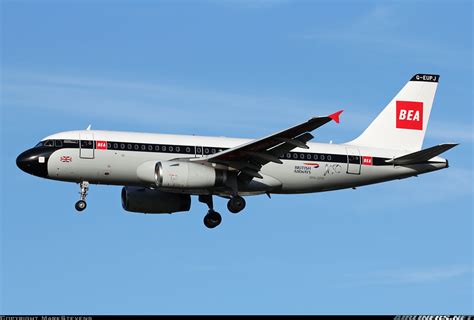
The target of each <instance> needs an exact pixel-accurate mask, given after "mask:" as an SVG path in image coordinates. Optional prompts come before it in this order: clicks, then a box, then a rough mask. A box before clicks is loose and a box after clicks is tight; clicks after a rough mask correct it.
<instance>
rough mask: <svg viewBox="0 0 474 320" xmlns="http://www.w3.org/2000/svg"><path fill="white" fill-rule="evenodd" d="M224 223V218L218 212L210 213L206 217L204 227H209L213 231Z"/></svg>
mask: <svg viewBox="0 0 474 320" xmlns="http://www.w3.org/2000/svg"><path fill="white" fill-rule="evenodd" d="M221 222H222V216H221V215H220V214H219V212H216V211H209V212H208V213H207V214H206V215H205V216H204V225H205V226H206V227H208V228H209V229H213V228H215V227H217V226H218V225H220V224H221Z"/></svg>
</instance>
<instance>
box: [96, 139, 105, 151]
mask: <svg viewBox="0 0 474 320" xmlns="http://www.w3.org/2000/svg"><path fill="white" fill-rule="evenodd" d="M95 148H96V149H98V150H107V141H96V142H95Z"/></svg>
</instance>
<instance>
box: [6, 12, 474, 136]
mask: <svg viewBox="0 0 474 320" xmlns="http://www.w3.org/2000/svg"><path fill="white" fill-rule="evenodd" d="M379 14H381V13H379ZM318 105H321V106H322V105H324V107H318ZM5 106H10V107H20V108H26V109H31V108H34V109H38V108H39V109H42V110H48V111H53V112H57V113H61V114H68V115H71V116H73V115H74V116H75V115H83V116H87V117H90V120H91V121H92V120H94V119H102V118H107V119H110V120H113V121H127V122H130V121H133V122H135V123H138V124H142V125H156V124H157V122H159V123H160V130H162V129H166V130H168V129H172V128H173V127H172V125H173V123H175V121H177V119H179V121H180V123H181V124H182V125H183V126H184V127H186V126H188V127H192V128H200V126H201V128H205V127H207V126H208V123H209V115H210V114H212V115H213V120H214V121H213V126H214V128H216V129H219V130H220V131H222V133H223V134H226V132H228V131H229V129H231V130H232V129H233V130H239V131H240V132H242V133H243V134H245V133H248V134H262V132H261V131H260V130H261V127H260V126H259V123H262V121H265V124H266V125H267V126H268V125H270V126H273V127H274V128H278V129H281V128H284V127H286V126H288V125H291V124H293V122H297V121H304V120H306V117H312V116H316V115H324V114H328V113H332V112H334V110H337V109H339V106H338V105H337V103H334V104H331V103H328V102H324V103H319V102H314V101H305V100H304V99H295V98H288V97H282V96H251V95H245V94H236V93H230V92H222V91H218V90H212V89H209V88H199V87H190V86H176V85H169V84H166V83H165V84H159V83H146V82H130V81H122V80H117V79H114V80H110V79H101V78H96V77H84V76H75V75H74V76H71V75H58V74H46V73H31V72H20V71H12V70H7V71H6V72H4V76H3V79H2V105H1V107H2V108H4V107H5ZM289 106H291V108H289ZM362 109H363V108H359V107H357V106H352V108H351V109H350V110H346V112H345V113H344V115H343V118H342V122H341V125H340V126H337V127H334V129H335V131H334V132H332V135H331V136H330V137H329V139H334V141H339V142H345V141H349V140H351V139H353V138H355V137H356V136H357V135H359V134H360V133H362V132H363V130H364V129H365V128H366V127H367V126H368V125H369V124H370V123H371V122H372V120H373V119H374V114H376V113H377V112H376V113H373V112H371V113H370V114H369V113H368V112H364V111H363V112H361V111H360V110H362ZM199 110H206V112H199ZM222 110H225V112H222ZM354 110H357V112H356V111H354ZM269 114H270V115H271V117H269V116H268V115H269ZM229 115H231V117H229ZM297 115H302V116H299V117H298V116H297ZM304 115H306V116H304ZM220 117H222V118H220ZM215 119H220V120H219V121H215ZM249 119H255V121H249ZM163 120H166V121H163ZM264 133H265V134H266V133H270V132H264ZM322 134H326V132H322ZM320 137H321V135H320ZM323 137H324V136H323ZM427 137H431V138H435V139H437V140H441V141H440V142H451V141H454V142H466V141H467V142H472V141H474V136H473V130H472V126H471V125H467V124H459V123H456V124H453V123H446V122H436V121H430V128H429V130H428V131H427ZM316 141H322V140H319V139H318V138H317V139H316ZM322 142H323V141H322Z"/></svg>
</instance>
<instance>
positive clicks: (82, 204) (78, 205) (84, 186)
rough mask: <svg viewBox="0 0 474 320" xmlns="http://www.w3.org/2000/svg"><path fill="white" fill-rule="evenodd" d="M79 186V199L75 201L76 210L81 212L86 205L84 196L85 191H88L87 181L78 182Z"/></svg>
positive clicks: (85, 195) (85, 194)
mask: <svg viewBox="0 0 474 320" xmlns="http://www.w3.org/2000/svg"><path fill="white" fill-rule="evenodd" d="M80 187H81V192H79V194H80V195H81V200H79V201H77V202H76V205H75V207H76V210H77V211H79V212H81V211H83V210H84V209H85V208H86V207H87V203H86V197H87V191H89V182H87V181H82V182H81V184H80Z"/></svg>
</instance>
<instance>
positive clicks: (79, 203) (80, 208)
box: [75, 200, 87, 212]
mask: <svg viewBox="0 0 474 320" xmlns="http://www.w3.org/2000/svg"><path fill="white" fill-rule="evenodd" d="M75 207H76V210H77V211H79V212H81V211H83V210H84V209H85V208H87V203H86V202H85V201H84V200H79V201H77V202H76V205H75Z"/></svg>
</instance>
